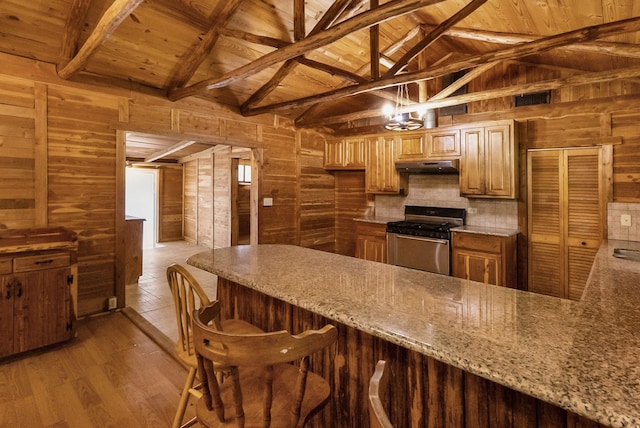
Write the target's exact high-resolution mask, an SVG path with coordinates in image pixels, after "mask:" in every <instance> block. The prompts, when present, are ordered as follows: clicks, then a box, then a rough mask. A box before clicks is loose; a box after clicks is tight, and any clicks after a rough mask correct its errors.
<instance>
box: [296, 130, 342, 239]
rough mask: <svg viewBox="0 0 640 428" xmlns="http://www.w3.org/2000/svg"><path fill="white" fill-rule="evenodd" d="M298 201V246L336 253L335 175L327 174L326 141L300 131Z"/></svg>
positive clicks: (319, 136)
mask: <svg viewBox="0 0 640 428" xmlns="http://www.w3.org/2000/svg"><path fill="white" fill-rule="evenodd" d="M298 139H299V144H300V151H299V152H300V155H299V157H300V173H299V177H300V178H299V179H298V189H299V190H298V193H299V196H298V201H299V205H300V243H299V245H301V246H303V247H308V248H314V249H316V250H324V251H334V246H335V218H334V213H335V195H334V176H333V175H331V174H329V173H328V172H327V171H325V169H324V166H323V162H324V144H325V138H324V137H323V136H321V135H319V134H316V133H311V132H305V131H301V132H299V133H298Z"/></svg>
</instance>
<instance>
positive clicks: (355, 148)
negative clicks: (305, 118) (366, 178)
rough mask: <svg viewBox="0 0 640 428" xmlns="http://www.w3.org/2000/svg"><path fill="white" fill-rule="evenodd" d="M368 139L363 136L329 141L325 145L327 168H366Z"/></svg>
mask: <svg viewBox="0 0 640 428" xmlns="http://www.w3.org/2000/svg"><path fill="white" fill-rule="evenodd" d="M365 158H366V140H365V139H364V138H362V137H357V138H344V139H341V140H331V141H327V142H326V143H325V146H324V168H325V169H346V170H357V169H364V167H365Z"/></svg>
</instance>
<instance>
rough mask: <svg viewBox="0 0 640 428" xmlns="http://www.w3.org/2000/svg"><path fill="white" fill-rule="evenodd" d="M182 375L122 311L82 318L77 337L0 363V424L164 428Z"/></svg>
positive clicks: (32, 427)
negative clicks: (45, 349)
mask: <svg viewBox="0 0 640 428" xmlns="http://www.w3.org/2000/svg"><path fill="white" fill-rule="evenodd" d="M185 376H186V370H184V369H183V368H182V366H180V365H179V364H178V363H177V362H176V361H175V360H174V359H173V358H172V357H171V356H170V355H169V354H167V353H166V352H164V351H163V350H162V349H160V347H159V346H158V345H156V343H155V342H153V341H152V340H151V339H150V338H149V337H148V336H147V335H145V334H144V333H143V332H142V331H141V330H140V329H139V328H137V327H136V326H135V325H134V324H133V323H132V322H131V321H130V320H129V319H128V318H126V317H125V316H124V315H123V313H121V312H113V313H110V314H107V315H102V316H97V317H91V318H85V319H83V320H80V321H79V323H78V335H77V338H75V339H74V340H72V341H70V342H67V343H65V344H63V345H59V346H56V347H54V348H52V349H49V350H47V351H46V352H37V353H32V354H27V355H26V356H22V357H20V358H17V359H13V360H9V361H4V362H0V427H12V428H13V427H26V428H38V427H79V428H92V427H96V428H99V427H124V428H129V427H131V428H134V427H169V426H171V420H172V419H173V415H174V413H175V409H176V406H177V403H178V399H179V396H180V390H181V388H182V385H183V383H184V379H185ZM193 414H194V408H193V406H189V407H188V408H187V416H188V417H189V418H190V417H192V416H193Z"/></svg>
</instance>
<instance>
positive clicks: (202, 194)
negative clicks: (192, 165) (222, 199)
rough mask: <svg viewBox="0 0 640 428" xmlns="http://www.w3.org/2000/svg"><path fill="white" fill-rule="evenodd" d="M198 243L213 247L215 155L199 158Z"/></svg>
mask: <svg viewBox="0 0 640 428" xmlns="http://www.w3.org/2000/svg"><path fill="white" fill-rule="evenodd" d="M197 180H198V187H197V188H198V199H197V201H198V202H197V203H198V206H197V211H198V215H197V244H198V245H203V246H205V247H208V248H213V221H214V217H213V157H212V156H211V155H209V156H206V157H201V158H198V176H197Z"/></svg>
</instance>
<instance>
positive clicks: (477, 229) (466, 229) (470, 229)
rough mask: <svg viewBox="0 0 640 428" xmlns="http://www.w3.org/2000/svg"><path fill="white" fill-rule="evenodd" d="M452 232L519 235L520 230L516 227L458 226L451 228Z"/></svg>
mask: <svg viewBox="0 0 640 428" xmlns="http://www.w3.org/2000/svg"><path fill="white" fill-rule="evenodd" d="M451 231H452V232H460V233H475V234H478V235H492V236H513V235H517V234H518V231H517V230H515V229H505V228H500V227H488V226H471V225H465V226H458V227H454V228H452V229H451Z"/></svg>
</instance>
